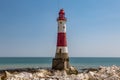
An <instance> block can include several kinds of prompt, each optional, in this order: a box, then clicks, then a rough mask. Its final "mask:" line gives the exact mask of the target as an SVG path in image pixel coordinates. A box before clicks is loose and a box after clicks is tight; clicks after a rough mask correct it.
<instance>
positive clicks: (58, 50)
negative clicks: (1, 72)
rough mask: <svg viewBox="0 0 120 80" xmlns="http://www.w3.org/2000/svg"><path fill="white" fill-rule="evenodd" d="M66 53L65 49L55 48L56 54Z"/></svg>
mask: <svg viewBox="0 0 120 80" xmlns="http://www.w3.org/2000/svg"><path fill="white" fill-rule="evenodd" d="M59 52H61V53H68V48H67V47H57V49H56V53H59Z"/></svg>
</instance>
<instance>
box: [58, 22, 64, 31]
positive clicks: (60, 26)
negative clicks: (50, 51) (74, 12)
mask: <svg viewBox="0 0 120 80" xmlns="http://www.w3.org/2000/svg"><path fill="white" fill-rule="evenodd" d="M58 32H66V22H65V21H58Z"/></svg>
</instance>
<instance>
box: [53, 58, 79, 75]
mask: <svg viewBox="0 0 120 80" xmlns="http://www.w3.org/2000/svg"><path fill="white" fill-rule="evenodd" d="M52 69H53V70H65V71H66V73H67V74H78V71H77V69H76V68H74V67H72V66H70V65H69V58H67V59H62V58H53V62H52Z"/></svg>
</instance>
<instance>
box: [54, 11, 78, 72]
mask: <svg viewBox="0 0 120 80" xmlns="http://www.w3.org/2000/svg"><path fill="white" fill-rule="evenodd" d="M58 15H59V16H58V18H57V23H58V29H57V30H58V32H57V45H56V54H55V58H53V62H52V69H54V70H66V71H67V72H69V73H77V70H76V69H75V68H73V67H72V69H73V70H72V69H71V66H70V64H69V57H68V47H67V38H66V22H67V19H66V17H65V12H64V10H63V9H60V11H59V13H58Z"/></svg>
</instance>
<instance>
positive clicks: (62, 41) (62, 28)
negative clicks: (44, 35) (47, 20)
mask: <svg viewBox="0 0 120 80" xmlns="http://www.w3.org/2000/svg"><path fill="white" fill-rule="evenodd" d="M57 21H58V36H57V50H56V52H57V53H59V52H61V53H68V49H67V40H66V18H65V12H64V10H63V9H61V10H60V12H59V17H58V19H57Z"/></svg>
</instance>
